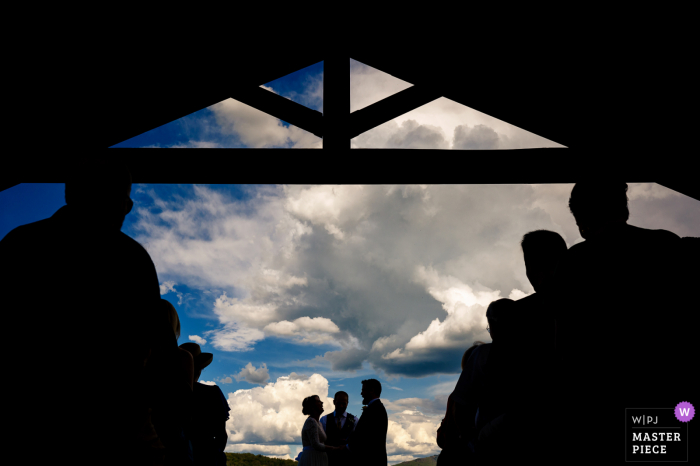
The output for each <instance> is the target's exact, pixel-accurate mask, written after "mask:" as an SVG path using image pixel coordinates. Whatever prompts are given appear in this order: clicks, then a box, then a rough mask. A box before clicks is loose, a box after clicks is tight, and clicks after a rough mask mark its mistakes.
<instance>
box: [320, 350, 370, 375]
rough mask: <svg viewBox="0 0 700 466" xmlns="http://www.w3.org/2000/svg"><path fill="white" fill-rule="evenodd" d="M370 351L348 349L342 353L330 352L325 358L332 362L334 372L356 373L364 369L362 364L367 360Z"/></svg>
mask: <svg viewBox="0 0 700 466" xmlns="http://www.w3.org/2000/svg"><path fill="white" fill-rule="evenodd" d="M368 354H369V353H368V351H365V350H363V349H360V348H348V349H344V350H341V351H328V352H327V353H326V354H325V355H324V356H323V357H324V358H325V359H326V360H328V361H330V362H331V369H332V370H334V371H353V372H354V371H356V370H359V369H362V362H363V361H364V360H365V359H367V355H368Z"/></svg>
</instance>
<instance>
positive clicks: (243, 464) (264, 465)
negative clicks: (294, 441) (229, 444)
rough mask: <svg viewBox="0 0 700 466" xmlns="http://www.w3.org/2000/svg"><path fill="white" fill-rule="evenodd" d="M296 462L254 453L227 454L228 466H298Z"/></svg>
mask: <svg viewBox="0 0 700 466" xmlns="http://www.w3.org/2000/svg"><path fill="white" fill-rule="evenodd" d="M298 464H299V463H297V462H296V461H294V460H282V459H279V458H268V457H267V456H263V455H254V454H252V453H228V452H226V466H298Z"/></svg>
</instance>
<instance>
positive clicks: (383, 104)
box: [349, 86, 442, 139]
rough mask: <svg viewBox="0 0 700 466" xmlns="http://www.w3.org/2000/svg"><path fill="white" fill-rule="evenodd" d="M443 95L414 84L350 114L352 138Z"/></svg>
mask: <svg viewBox="0 0 700 466" xmlns="http://www.w3.org/2000/svg"><path fill="white" fill-rule="evenodd" d="M440 97H442V95H440V93H439V92H438V91H435V90H434V89H431V88H429V87H427V86H412V87H409V88H408V89H404V90H403V91H401V92H398V93H396V94H394V95H391V96H389V97H387V98H386V99H382V100H380V101H379V102H375V103H373V104H372V105H369V106H367V107H365V108H362V109H360V110H356V111H354V112H352V113H351V114H350V128H349V131H350V139H352V138H354V137H356V136H359V135H360V134H362V133H364V132H365V131H369V130H370V129H372V128H375V127H377V126H379V125H381V124H383V123H386V122H387V121H390V120H393V119H394V118H396V117H399V116H401V115H403V114H404V113H408V112H410V111H411V110H415V109H416V108H418V107H420V106H422V105H425V104H427V103H430V102H432V101H433V100H436V99H439V98H440Z"/></svg>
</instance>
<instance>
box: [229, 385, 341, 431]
mask: <svg viewBox="0 0 700 466" xmlns="http://www.w3.org/2000/svg"><path fill="white" fill-rule="evenodd" d="M295 375H296V374H295ZM311 395H318V396H319V398H321V400H322V401H323V402H324V408H325V410H326V411H328V410H329V409H330V410H332V409H333V400H332V399H331V398H328V380H327V379H326V378H324V377H323V376H321V375H319V374H313V375H312V376H310V377H307V378H302V377H292V376H287V377H279V378H278V379H277V380H276V381H275V382H274V383H268V384H267V385H265V386H264V387H255V388H252V389H249V390H237V391H236V392H234V393H229V394H228V402H229V406H230V407H231V411H230V419H229V420H228V421H227V423H226V428H227V430H228V432H229V444H258V445H290V444H301V428H302V427H303V425H304V421H306V416H305V415H303V414H302V412H301V402H302V401H303V400H304V398H306V397H307V396H311Z"/></svg>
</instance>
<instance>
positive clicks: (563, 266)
mask: <svg viewBox="0 0 700 466" xmlns="http://www.w3.org/2000/svg"><path fill="white" fill-rule="evenodd" d="M626 192H627V185H626V184H625V183H617V182H586V183H577V184H576V185H575V186H574V188H573V190H572V191H571V197H570V199H569V208H570V210H571V213H572V214H573V216H574V219H575V220H576V224H577V225H578V228H579V231H580V233H581V236H582V237H583V238H584V239H585V241H583V242H581V243H578V244H575V245H573V246H572V247H571V248H569V249H568V250H567V251H566V253H565V254H564V256H563V258H562V260H561V263H560V265H559V267H558V268H557V272H556V275H555V278H554V282H553V285H552V289H551V290H550V291H549V292H547V293H543V296H544V297H546V301H547V302H548V305H549V306H551V310H552V312H553V313H554V315H555V321H556V331H555V339H556V340H555V341H556V343H555V344H556V352H557V369H558V375H557V398H556V399H553V400H552V406H553V407H554V408H556V409H554V410H553V411H552V418H553V419H557V420H558V423H559V428H558V429H555V434H558V435H557V436H555V438H554V442H553V444H558V445H560V449H559V451H558V452H557V455H558V458H557V462H559V463H571V462H579V463H582V464H583V463H591V462H593V461H600V460H602V459H605V460H606V461H610V462H623V461H624V459H625V458H624V452H625V449H624V448H625V447H624V446H625V437H624V434H623V433H624V421H625V408H644V407H647V408H659V407H667V408H673V407H674V406H675V405H676V404H677V403H679V402H680V401H682V400H685V399H686V398H690V395H691V393H698V391H691V387H690V383H691V381H690V378H689V377H685V376H683V375H682V374H684V373H686V371H687V369H688V368H687V367H685V365H687V364H688V363H689V362H690V361H689V359H688V354H690V353H688V351H689V350H690V347H689V342H690V341H691V333H690V328H691V326H690V325H688V324H687V323H686V319H688V318H690V316H689V315H688V311H689V310H690V309H692V308H693V307H695V308H697V302H696V301H695V300H690V299H688V297H687V295H686V293H685V291H684V288H685V289H687V288H686V287H687V286H690V283H691V281H690V277H691V274H693V281H695V279H696V278H697V272H693V271H692V269H688V268H686V267H685V265H687V264H684V255H683V247H682V245H683V244H684V243H682V242H681V239H680V238H679V237H678V235H676V234H674V233H672V232H670V231H666V230H649V229H645V228H639V227H636V226H633V225H630V224H628V223H627V221H628V219H629V215H630V214H629V208H628V198H627V195H626ZM584 445H587V446H584Z"/></svg>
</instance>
